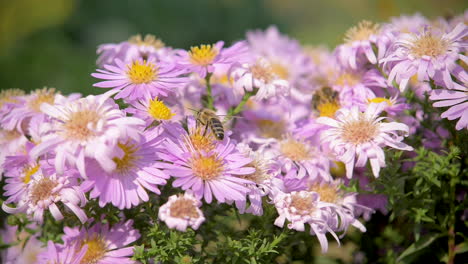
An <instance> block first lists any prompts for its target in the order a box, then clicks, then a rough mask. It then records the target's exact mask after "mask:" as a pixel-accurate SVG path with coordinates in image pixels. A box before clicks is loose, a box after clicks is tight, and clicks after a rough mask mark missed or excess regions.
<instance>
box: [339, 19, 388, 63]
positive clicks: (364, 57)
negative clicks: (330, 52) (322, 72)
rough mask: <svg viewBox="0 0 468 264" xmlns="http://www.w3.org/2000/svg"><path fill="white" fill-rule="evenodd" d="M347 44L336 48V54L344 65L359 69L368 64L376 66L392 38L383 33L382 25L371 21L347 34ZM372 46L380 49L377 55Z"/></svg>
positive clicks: (359, 25)
mask: <svg viewBox="0 0 468 264" xmlns="http://www.w3.org/2000/svg"><path fill="white" fill-rule="evenodd" d="M344 40H345V42H346V43H345V44H342V45H340V46H338V47H337V48H336V54H337V57H338V59H339V60H340V62H341V63H342V65H345V66H349V67H351V68H352V69H354V70H356V69H358V66H361V65H363V64H365V63H367V62H370V63H372V64H376V63H377V60H378V58H382V57H383V55H384V54H385V51H386V49H387V46H388V45H389V43H390V38H389V37H388V36H386V34H384V32H382V31H381V28H380V25H379V24H375V23H372V22H370V21H366V20H364V21H361V22H359V24H358V25H357V26H354V27H352V28H350V29H349V30H348V31H347V32H346V34H345V38H344ZM372 45H376V46H377V48H378V54H375V53H374V51H373V49H372Z"/></svg>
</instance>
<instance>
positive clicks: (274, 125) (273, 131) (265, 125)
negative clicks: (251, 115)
mask: <svg viewBox="0 0 468 264" xmlns="http://www.w3.org/2000/svg"><path fill="white" fill-rule="evenodd" d="M255 123H256V125H257V128H258V130H259V134H260V135H261V136H262V137H264V138H276V139H281V137H282V136H283V134H284V132H285V131H286V125H285V123H284V122H283V121H273V120H270V119H260V120H257V121H256V122H255Z"/></svg>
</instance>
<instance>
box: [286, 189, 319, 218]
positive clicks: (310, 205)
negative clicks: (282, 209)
mask: <svg viewBox="0 0 468 264" xmlns="http://www.w3.org/2000/svg"><path fill="white" fill-rule="evenodd" d="M291 207H294V208H296V209H297V210H298V211H299V212H298V213H299V214H309V213H311V212H312V211H313V210H314V209H315V206H314V202H313V200H312V196H311V195H307V196H305V197H304V196H301V195H299V194H298V193H296V194H293V195H291Z"/></svg>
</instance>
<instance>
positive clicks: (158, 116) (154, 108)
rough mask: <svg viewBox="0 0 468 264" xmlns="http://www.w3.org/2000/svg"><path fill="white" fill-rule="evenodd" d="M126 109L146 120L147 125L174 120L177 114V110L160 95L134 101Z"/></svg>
mask: <svg viewBox="0 0 468 264" xmlns="http://www.w3.org/2000/svg"><path fill="white" fill-rule="evenodd" d="M125 111H126V112H127V113H131V114H133V116H135V117H138V118H140V119H143V120H144V121H145V122H146V127H148V126H150V125H151V124H153V122H155V121H156V122H164V121H168V120H173V118H174V116H175V115H176V113H175V111H174V110H173V109H171V107H169V106H168V104H167V101H166V100H164V99H161V98H158V97H155V98H152V99H151V98H144V99H140V100H138V101H134V102H132V105H131V106H130V107H128V108H126V109H125ZM179 116H180V114H179ZM179 118H180V117H179Z"/></svg>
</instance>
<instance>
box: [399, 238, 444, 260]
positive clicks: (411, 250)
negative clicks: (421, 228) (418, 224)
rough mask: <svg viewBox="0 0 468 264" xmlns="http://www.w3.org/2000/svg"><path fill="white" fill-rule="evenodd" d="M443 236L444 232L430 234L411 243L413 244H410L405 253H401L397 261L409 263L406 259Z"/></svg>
mask: <svg viewBox="0 0 468 264" xmlns="http://www.w3.org/2000/svg"><path fill="white" fill-rule="evenodd" d="M441 236H442V234H428V235H426V236H424V237H423V238H421V239H420V240H418V241H416V242H414V243H413V244H411V246H409V247H408V248H407V249H406V250H405V251H403V253H401V255H400V256H399V257H398V258H397V262H403V263H407V261H405V260H407V259H408V258H409V257H410V256H412V255H413V254H416V253H418V252H420V251H421V250H423V249H425V248H426V247H428V246H429V245H431V244H432V243H433V242H434V241H436V240H437V239H438V238H440V237H441Z"/></svg>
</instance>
